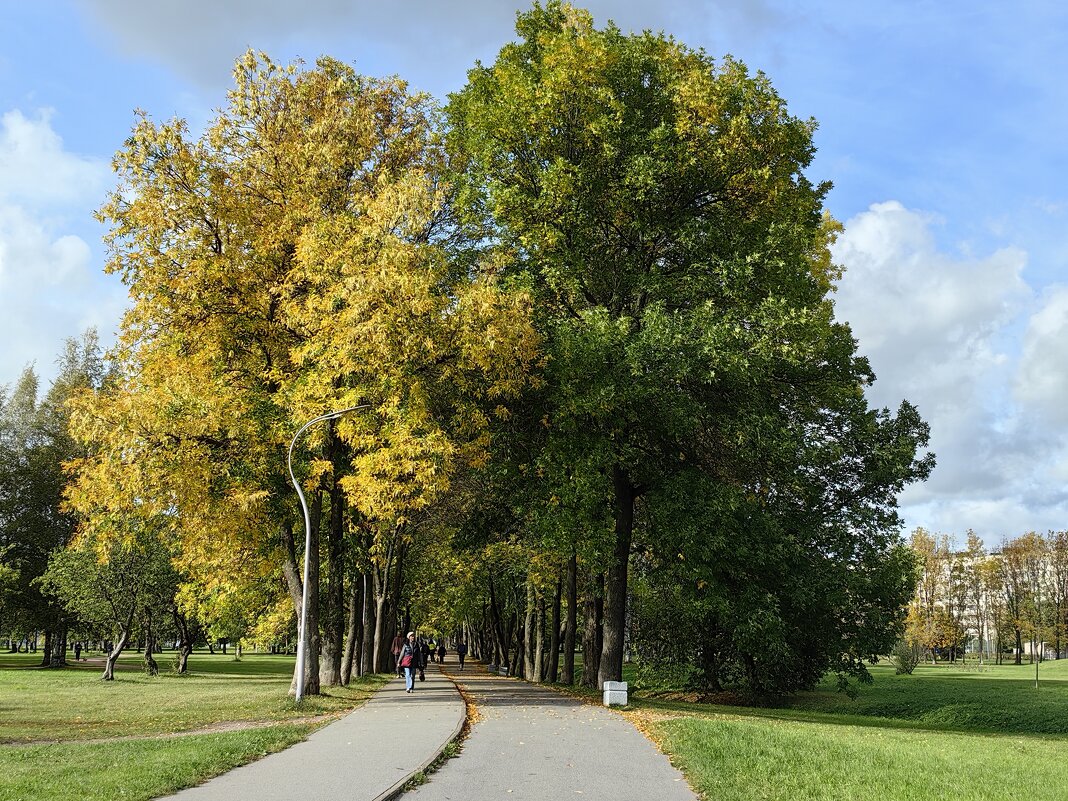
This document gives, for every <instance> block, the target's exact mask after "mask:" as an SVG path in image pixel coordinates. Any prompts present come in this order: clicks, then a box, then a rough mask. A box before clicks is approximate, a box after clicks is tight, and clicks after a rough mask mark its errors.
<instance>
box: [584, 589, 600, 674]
mask: <svg viewBox="0 0 1068 801" xmlns="http://www.w3.org/2000/svg"><path fill="white" fill-rule="evenodd" d="M603 593H604V574H603V573H598V574H597V575H596V576H594V578H593V581H592V582H591V583H590V587H589V588H588V589H587V590H586V598H585V599H584V601H583V605H584V607H585V612H586V626H585V630H584V631H583V634H582V684H583V686H585V687H593V688H594V689H597V674H598V670H599V667H600V663H601V621H602V618H603V615H604V595H603Z"/></svg>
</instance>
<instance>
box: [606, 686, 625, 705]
mask: <svg viewBox="0 0 1068 801" xmlns="http://www.w3.org/2000/svg"><path fill="white" fill-rule="evenodd" d="M604 705H605V706H626V705H627V683H626V682H625V681H606V682H605V683H604Z"/></svg>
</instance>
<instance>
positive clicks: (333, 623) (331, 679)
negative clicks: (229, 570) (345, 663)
mask: <svg viewBox="0 0 1068 801" xmlns="http://www.w3.org/2000/svg"><path fill="white" fill-rule="evenodd" d="M334 462H335V466H334V470H335V474H334V475H335V480H334V484H333V486H332V487H331V489H330V521H329V528H328V530H327V549H326V575H327V582H328V583H327V588H326V593H325V594H326V609H324V610H323V611H322V613H321V619H322V623H323V650H322V655H321V656H320V660H319V683H320V684H322V685H326V686H327V687H336V686H338V685H339V684H342V683H343V682H342V678H341V657H342V648H343V647H344V646H343V642H344V636H345V536H344V534H345V530H344V516H343V513H344V508H345V499H344V495H343V494H342V491H341V484H339V483H338V481H337V478H336V477H337V472H338V471H339V470H340V466H339V465H338V464H337V462H338V460H337V459H334Z"/></svg>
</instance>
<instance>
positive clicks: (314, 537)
mask: <svg viewBox="0 0 1068 801" xmlns="http://www.w3.org/2000/svg"><path fill="white" fill-rule="evenodd" d="M311 495H312V502H311V506H310V507H309V509H308V518H309V522H310V525H309V526H308V529H307V531H306V532H305V535H306V536H307V538H308V548H307V550H306V552H305V554H304V558H305V559H307V562H308V587H307V596H308V611H307V613H306V615H305V621H306V624H305V625H306V626H307V628H308V631H307V634H306V635H305V637H306V639H305V650H304V693H303V695H304V696H308V695H319V690H320V687H319V650H320V645H321V644H320V638H319V525H320V523H321V522H322V517H323V493H322V491H321V490H319V489H316V490H314V491H313V492H312V494H311ZM290 592H291V593H292V586H291V587H290ZM296 607H297V619H298V620H299V619H300V615H301V610H300V601H299V600H298V601H297V604H296ZM298 628H299V627H298ZM297 634H298V636H299V635H300V632H299V631H298V632H297ZM296 682H297V672H296V666H294V669H293V681H292V683H291V684H290V690H289V691H290V692H291V693H295V692H296Z"/></svg>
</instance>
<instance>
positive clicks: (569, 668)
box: [560, 551, 578, 684]
mask: <svg viewBox="0 0 1068 801" xmlns="http://www.w3.org/2000/svg"><path fill="white" fill-rule="evenodd" d="M577 604H578V558H577V557H576V556H575V552H574V551H572V552H571V558H570V559H569V560H568V561H567V624H566V627H565V629H564V666H563V669H562V671H561V674H560V681H561V682H563V683H564V684H574V683H575V634H576V631H575V629H576V628H577V626H578V608H577Z"/></svg>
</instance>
